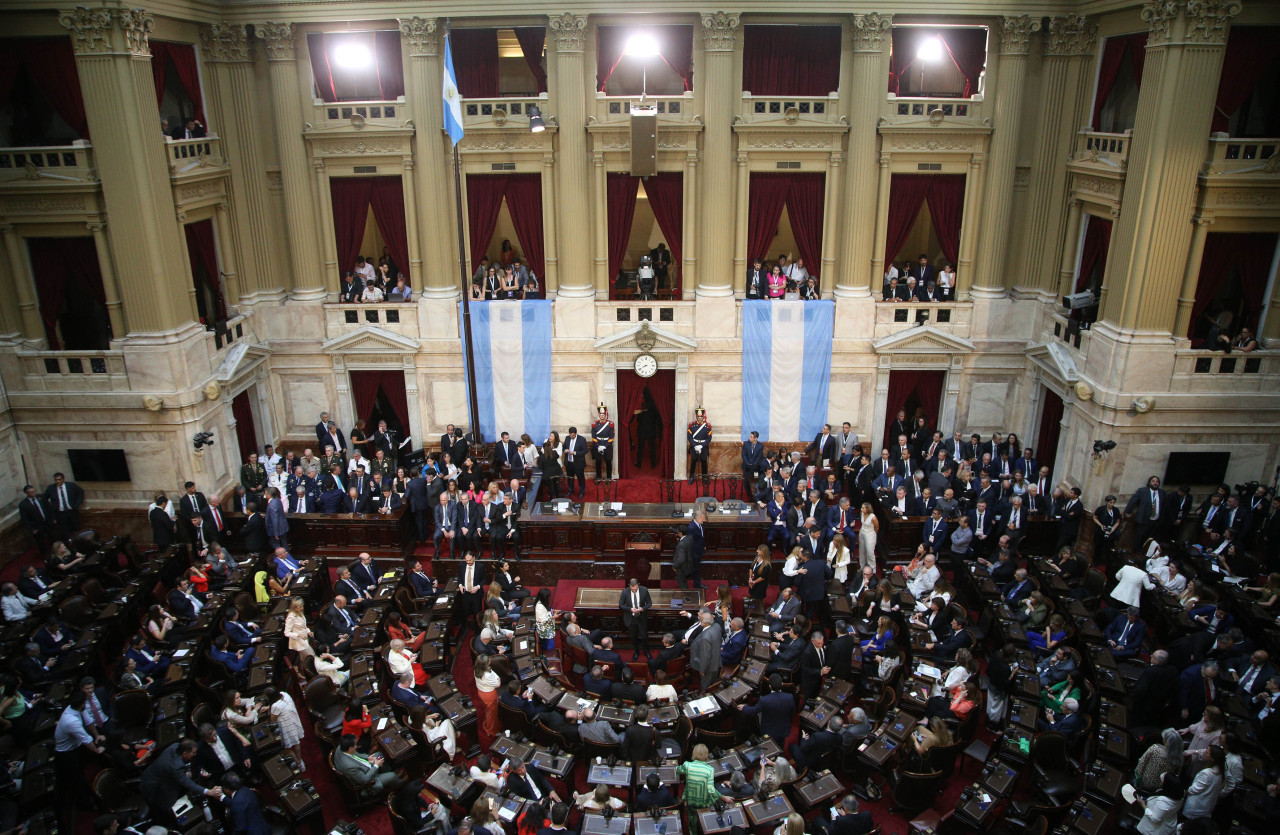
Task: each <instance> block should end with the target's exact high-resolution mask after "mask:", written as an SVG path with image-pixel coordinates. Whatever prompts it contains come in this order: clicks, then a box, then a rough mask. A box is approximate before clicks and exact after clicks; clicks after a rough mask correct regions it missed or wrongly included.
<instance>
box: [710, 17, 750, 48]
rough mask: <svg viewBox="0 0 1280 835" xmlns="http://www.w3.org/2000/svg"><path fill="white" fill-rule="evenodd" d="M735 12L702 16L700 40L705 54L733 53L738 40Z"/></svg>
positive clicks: (738, 18) (739, 19)
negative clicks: (704, 48) (705, 51)
mask: <svg viewBox="0 0 1280 835" xmlns="http://www.w3.org/2000/svg"><path fill="white" fill-rule="evenodd" d="M739 22H741V17H740V16H739V15H738V13H737V12H712V13H710V14H703V15H702V40H703V45H704V46H705V47H706V50H707V52H733V49H734V46H735V45H736V43H737V40H738V24H739Z"/></svg>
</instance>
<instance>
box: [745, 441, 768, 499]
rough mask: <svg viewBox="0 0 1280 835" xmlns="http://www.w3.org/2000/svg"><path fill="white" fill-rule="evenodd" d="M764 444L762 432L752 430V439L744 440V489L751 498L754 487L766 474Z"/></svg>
mask: <svg viewBox="0 0 1280 835" xmlns="http://www.w3.org/2000/svg"><path fill="white" fill-rule="evenodd" d="M764 471H765V465H764V444H762V443H760V433H759V432H752V433H751V440H749V441H743V442H742V489H743V491H744V492H746V493H747V498H748V499H750V498H751V489H752V487H753V486H754V485H755V484H757V483H759V481H760V478H761V476H763V475H764Z"/></svg>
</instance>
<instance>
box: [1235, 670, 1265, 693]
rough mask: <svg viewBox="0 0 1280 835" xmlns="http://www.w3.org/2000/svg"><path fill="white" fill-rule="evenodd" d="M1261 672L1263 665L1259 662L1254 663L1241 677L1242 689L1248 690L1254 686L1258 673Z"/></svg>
mask: <svg viewBox="0 0 1280 835" xmlns="http://www.w3.org/2000/svg"><path fill="white" fill-rule="evenodd" d="M1261 672H1262V667H1261V666H1260V665H1258V664H1254V665H1252V666H1251V667H1249V670H1248V672H1246V673H1245V674H1244V675H1243V676H1241V677H1240V690H1241V691H1248V690H1249V688H1250V687H1252V686H1253V682H1254V680H1255V679H1257V678H1258V674H1259V673H1261Z"/></svg>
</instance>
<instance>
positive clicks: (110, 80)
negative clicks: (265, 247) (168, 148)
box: [59, 7, 193, 339]
mask: <svg viewBox="0 0 1280 835" xmlns="http://www.w3.org/2000/svg"><path fill="white" fill-rule="evenodd" d="M59 22H60V23H61V24H62V25H63V27H65V28H66V29H68V30H69V31H70V32H71V43H72V46H73V47H74V49H75V55H76V70H77V72H78V73H79V75H80V89H81V91H82V93H83V95H84V106H85V112H86V115H87V116H88V120H89V125H90V126H91V127H92V129H93V151H94V157H95V160H96V163H97V171H98V176H99V177H100V178H101V179H102V195H103V202H104V203H105V204H106V209H107V216H108V217H109V218H110V226H108V227H107V234H108V236H109V237H110V241H111V251H113V252H120V253H126V252H127V253H129V269H128V271H127V272H126V273H125V274H124V275H122V276H121V279H122V282H121V288H120V289H121V292H122V294H123V296H124V300H123V301H124V305H125V307H126V309H127V310H128V323H129V326H130V327H131V328H132V329H133V330H134V331H135V332H146V333H168V332H173V331H176V330H178V329H179V328H182V327H183V326H184V325H189V324H190V323H191V322H192V321H193V317H192V311H191V307H190V305H189V304H188V300H187V296H188V293H187V291H186V289H185V288H184V287H183V286H182V283H181V282H179V281H174V279H173V271H174V269H175V265H180V264H185V263H186V247H185V245H184V241H183V238H182V229H181V227H180V225H179V224H178V223H176V222H175V221H174V217H175V215H176V211H175V208H174V202H173V188H172V186H171V185H170V182H169V164H168V160H167V158H166V155H165V148H164V142H163V141H162V139H161V137H160V134H159V133H158V132H157V131H156V125H158V124H160V110H159V107H158V106H157V105H156V96H155V83H154V81H153V80H152V74H151V45H150V40H149V38H150V34H151V30H152V28H153V26H154V24H155V21H154V19H153V18H152V17H151V15H149V14H147V13H146V12H143V11H141V10H137V9H122V8H95V9H86V8H83V7H81V8H77V9H75V10H74V11H69V12H63V13H62V14H61V15H60V17H59ZM125 336H126V334H124V333H117V334H115V337H116V338H117V339H120V338H123V337H125Z"/></svg>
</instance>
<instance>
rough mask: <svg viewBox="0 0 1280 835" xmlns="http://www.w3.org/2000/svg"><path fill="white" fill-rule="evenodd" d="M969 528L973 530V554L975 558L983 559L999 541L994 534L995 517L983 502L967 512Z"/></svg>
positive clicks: (980, 501)
mask: <svg viewBox="0 0 1280 835" xmlns="http://www.w3.org/2000/svg"><path fill="white" fill-rule="evenodd" d="M969 527H970V528H971V529H972V530H973V553H974V556H976V557H985V556H986V555H987V554H988V553H990V552H991V548H992V546H994V545H995V543H996V541H997V540H998V539H999V537H998V536H996V534H995V528H996V515H995V514H994V513H992V512H991V510H990V507H989V505H988V504H987V502H986V501H984V500H981V499H980V500H979V501H978V504H977V506H976V507H975V508H974V509H973V510H971V511H969Z"/></svg>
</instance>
